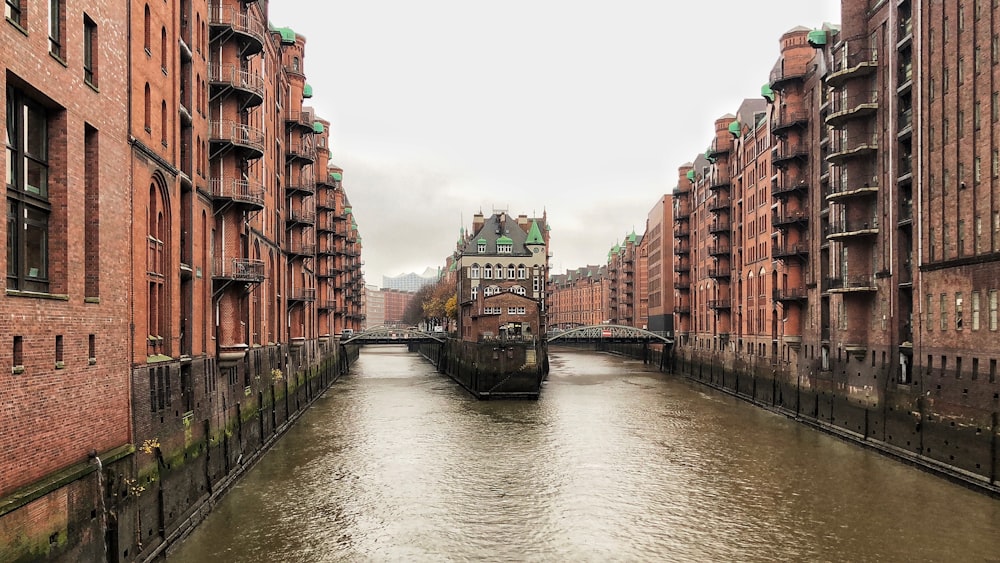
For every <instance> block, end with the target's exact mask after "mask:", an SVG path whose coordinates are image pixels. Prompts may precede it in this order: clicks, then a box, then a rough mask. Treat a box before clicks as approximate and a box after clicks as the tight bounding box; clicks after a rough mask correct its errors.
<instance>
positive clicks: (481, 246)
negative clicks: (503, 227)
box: [476, 242, 486, 254]
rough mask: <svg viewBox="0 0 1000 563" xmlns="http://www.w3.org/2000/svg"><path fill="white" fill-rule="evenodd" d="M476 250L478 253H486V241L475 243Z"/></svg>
mask: <svg viewBox="0 0 1000 563" xmlns="http://www.w3.org/2000/svg"><path fill="white" fill-rule="evenodd" d="M476 252H478V253H480V254H485V253H486V243H485V242H480V243H478V244H477V245H476Z"/></svg>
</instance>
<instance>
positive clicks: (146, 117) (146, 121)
mask: <svg viewBox="0 0 1000 563" xmlns="http://www.w3.org/2000/svg"><path fill="white" fill-rule="evenodd" d="M150 104H152V100H151V99H150V93H149V82H147V83H146V88H145V89H144V91H143V113H142V124H143V127H144V128H145V129H146V132H147V133H149V132H151V131H152V128H151V127H150V123H151V120H152V115H151V114H152V111H153V109H152V106H151V105H150Z"/></svg>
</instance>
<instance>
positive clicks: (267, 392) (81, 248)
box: [0, 0, 363, 561]
mask: <svg viewBox="0 0 1000 563" xmlns="http://www.w3.org/2000/svg"><path fill="white" fill-rule="evenodd" d="M266 10H267V4H266V3H261V2H243V1H237V0H233V1H232V2H229V1H224V2H221V3H215V4H212V5H209V3H208V2H203V1H202V2H199V1H197V0H170V1H168V2H162V3H156V2H139V1H132V2H128V3H124V2H88V3H87V6H86V8H85V9H82V10H81V6H80V5H79V4H75V3H71V2H62V1H58V2H51V3H48V2H47V3H39V2H37V1H36V0H12V1H9V2H7V4H6V12H5V16H6V18H5V19H6V21H5V22H0V28H2V32H0V33H2V34H3V35H2V37H0V49H2V55H3V56H2V57H0V60H2V62H0V65H2V66H3V68H4V85H5V87H4V96H5V101H6V104H5V108H6V111H5V112H4V114H3V119H4V124H5V127H6V131H7V133H8V134H7V150H6V152H5V156H4V159H5V164H6V166H5V169H6V170H7V173H6V175H5V177H6V183H7V190H6V193H7V201H8V221H7V222H6V223H5V225H4V226H3V227H0V228H2V229H3V230H4V238H5V240H7V241H8V251H7V253H5V263H6V265H7V272H8V275H7V279H6V287H5V292H4V294H3V295H2V296H0V301H2V306H0V311H2V313H0V323H2V324H0V326H2V331H0V332H2V335H3V336H2V339H3V341H4V342H6V344H4V345H3V346H0V360H2V361H3V362H4V364H5V365H9V366H11V374H10V375H9V376H5V377H4V378H3V380H2V381H0V397H2V399H0V401H2V412H3V415H2V417H3V418H2V419H3V422H4V427H5V429H6V430H5V432H4V433H3V436H2V437H0V441H2V443H0V446H2V448H3V451H4V452H5V454H6V455H5V456H4V459H3V461H0V560H21V559H25V560H30V559H37V558H45V559H55V560H66V561H78V560H101V559H107V560H113V561H118V560H123V561H128V560H136V559H140V560H141V559H146V558H149V557H151V556H155V555H156V554H159V553H161V552H162V551H163V550H164V549H166V548H167V547H168V546H169V544H170V543H171V542H172V541H173V540H175V539H176V538H177V537H179V536H180V534H182V533H183V532H184V530H185V529H187V527H188V526H190V525H192V523H193V522H196V521H197V520H198V519H199V517H200V515H201V514H202V513H203V511H204V510H205V508H204V507H205V506H207V504H208V501H209V499H211V498H212V496H213V495H218V494H219V493H220V491H223V490H224V489H225V488H226V487H227V486H228V484H229V483H231V482H232V480H233V479H232V477H233V476H234V475H237V474H239V473H240V472H241V471H242V469H243V468H244V467H246V464H247V462H248V461H250V460H252V459H253V457H254V456H256V455H259V453H260V452H262V451H263V450H264V449H265V448H266V447H267V446H268V445H269V444H270V443H271V442H272V441H273V439H274V437H275V436H276V435H278V434H280V433H281V432H282V431H283V430H284V429H285V428H287V426H288V424H289V423H290V422H291V421H292V420H294V419H295V418H296V417H297V415H298V414H299V413H300V412H301V409H302V408H304V407H305V406H306V405H307V404H308V403H309V401H311V400H312V398H314V397H315V396H316V395H317V394H318V392H319V390H320V389H322V388H323V387H324V386H325V385H328V384H329V383H330V382H332V381H333V379H334V378H335V377H336V375H337V374H338V373H339V371H340V370H341V369H343V366H344V362H346V361H348V359H347V358H345V357H344V356H343V354H341V353H340V351H338V350H337V348H336V344H335V340H333V339H332V338H331V336H332V335H335V334H339V332H340V331H342V330H343V329H344V328H354V329H355V330H357V329H359V328H360V324H361V321H362V320H363V315H362V314H361V304H362V288H363V272H362V271H361V265H362V264H363V262H362V260H361V257H360V252H361V240H360V236H359V235H358V230H357V224H356V222H355V221H354V219H353V215H352V213H351V210H350V204H349V201H348V199H347V195H346V192H345V189H344V186H343V170H341V169H340V168H337V167H336V166H333V165H332V164H331V163H330V157H331V154H330V150H329V146H330V144H329V127H330V123H329V122H327V121H325V120H323V119H321V118H319V117H318V116H316V115H315V112H314V111H313V110H312V109H310V108H309V107H308V106H305V105H303V102H304V101H306V100H308V99H309V98H310V97H311V96H312V89H311V87H310V86H309V85H308V84H307V83H306V81H305V43H306V41H305V38H304V37H302V36H300V35H296V34H295V33H294V32H293V31H291V30H290V29H287V28H274V27H271V26H270V25H269V24H268V20H267V13H266ZM50 15H51V18H50ZM50 20H51V21H50ZM130 25H131V27H130ZM129 38H131V41H129ZM123 171H124V173H123ZM72 210H80V211H79V212H77V213H73V212H72ZM123 211H125V212H123ZM128 211H130V212H131V213H129V212H128ZM100 507H104V508H103V509H102V508H100Z"/></svg>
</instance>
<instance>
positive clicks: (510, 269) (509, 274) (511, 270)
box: [507, 264, 515, 280]
mask: <svg viewBox="0 0 1000 563" xmlns="http://www.w3.org/2000/svg"><path fill="white" fill-rule="evenodd" d="M514 271H515V270H514V265H513V264H511V265H510V266H507V279H509V280H512V279H514Z"/></svg>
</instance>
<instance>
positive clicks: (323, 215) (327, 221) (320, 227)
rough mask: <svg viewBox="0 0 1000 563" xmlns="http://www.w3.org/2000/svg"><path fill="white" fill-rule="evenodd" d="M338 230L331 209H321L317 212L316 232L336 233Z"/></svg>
mask: <svg viewBox="0 0 1000 563" xmlns="http://www.w3.org/2000/svg"><path fill="white" fill-rule="evenodd" d="M336 231H337V226H336V224H335V223H334V222H333V218H332V217H330V212H329V211H320V212H319V213H317V214H316V232H319V233H334V232H336Z"/></svg>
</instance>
